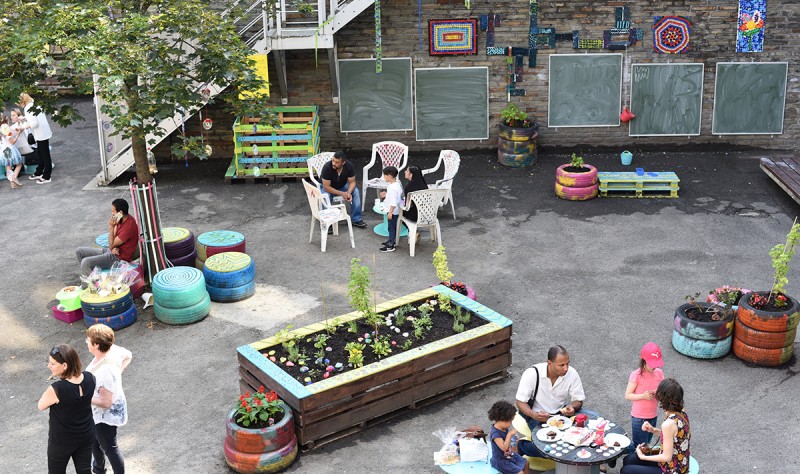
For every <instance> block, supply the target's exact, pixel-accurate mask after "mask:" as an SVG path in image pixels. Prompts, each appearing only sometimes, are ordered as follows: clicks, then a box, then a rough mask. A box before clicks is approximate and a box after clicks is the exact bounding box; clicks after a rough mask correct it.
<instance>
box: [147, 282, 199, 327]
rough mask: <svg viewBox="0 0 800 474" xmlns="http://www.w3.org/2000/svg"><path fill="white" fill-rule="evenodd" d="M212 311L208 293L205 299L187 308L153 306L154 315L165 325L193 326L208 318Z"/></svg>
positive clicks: (156, 304)
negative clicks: (192, 324)
mask: <svg viewBox="0 0 800 474" xmlns="http://www.w3.org/2000/svg"><path fill="white" fill-rule="evenodd" d="M210 311H211V299H210V298H209V296H208V292H205V289H204V295H203V298H202V299H201V300H200V301H199V302H198V303H195V304H194V305H192V306H187V307H185V308H167V307H164V306H161V305H160V304H159V303H154V304H153V313H155V316H156V319H158V320H159V321H161V322H162V323H165V324H176V325H177V324H191V323H196V322H197V321H200V320H201V319H203V318H205V317H206V316H208V313H209V312H210Z"/></svg>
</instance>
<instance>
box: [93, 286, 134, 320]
mask: <svg viewBox="0 0 800 474" xmlns="http://www.w3.org/2000/svg"><path fill="white" fill-rule="evenodd" d="M131 306H133V296H132V295H131V291H130V289H129V288H126V289H125V290H124V291H123V292H122V293H118V294H115V295H109V296H100V295H98V294H97V293H90V292H89V290H84V291H83V293H81V309H82V310H83V314H84V316H89V317H92V318H104V317H108V316H116V315H117V314H120V313H123V312H125V311H127V310H128V309H129V308H130V307H131Z"/></svg>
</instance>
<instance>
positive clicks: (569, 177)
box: [556, 163, 597, 188]
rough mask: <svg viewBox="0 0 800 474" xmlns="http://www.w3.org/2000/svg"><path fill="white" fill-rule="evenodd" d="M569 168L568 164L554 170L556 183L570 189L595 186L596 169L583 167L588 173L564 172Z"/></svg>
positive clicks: (589, 166)
mask: <svg viewBox="0 0 800 474" xmlns="http://www.w3.org/2000/svg"><path fill="white" fill-rule="evenodd" d="M570 166H571V165H570V164H569V163H566V164H563V165H561V166H559V167H558V168H556V183H558V184H560V185H562V186H568V187H570V188H588V187H589V186H592V185H595V184H597V168H595V167H594V166H592V165H583V167H584V168H587V169H588V170H589V171H587V172H585V173H574V172H571V171H567V170H566V168H569V167H570Z"/></svg>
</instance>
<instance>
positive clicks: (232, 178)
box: [225, 158, 308, 184]
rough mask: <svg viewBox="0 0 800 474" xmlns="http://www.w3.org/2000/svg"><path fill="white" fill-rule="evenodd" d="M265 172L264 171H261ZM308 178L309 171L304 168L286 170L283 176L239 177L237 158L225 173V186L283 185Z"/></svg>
mask: <svg viewBox="0 0 800 474" xmlns="http://www.w3.org/2000/svg"><path fill="white" fill-rule="evenodd" d="M261 171H262V172H263V170H261ZM307 177H308V171H307V170H306V169H304V168H298V169H296V170H291V169H286V170H285V171H283V172H281V174H275V173H268V174H260V173H259V175H258V176H255V175H254V174H253V173H249V174H243V175H237V173H236V158H234V159H233V160H231V163H230V165H228V169H227V171H225V184H234V183H247V184H254V183H269V184H274V183H283V182H287V181H292V182H299V181H300V180H301V179H303V178H307Z"/></svg>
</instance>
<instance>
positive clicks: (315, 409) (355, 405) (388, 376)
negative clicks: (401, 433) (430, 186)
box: [237, 286, 512, 450]
mask: <svg viewBox="0 0 800 474" xmlns="http://www.w3.org/2000/svg"><path fill="white" fill-rule="evenodd" d="M437 294H448V295H449V296H450V297H451V300H452V303H454V304H458V305H460V306H462V307H464V308H465V309H468V310H470V311H471V312H473V313H474V314H475V315H476V316H477V317H479V318H481V319H483V320H485V321H486V324H484V325H482V326H479V327H476V328H473V329H471V330H468V331H465V332H463V333H461V334H456V335H453V336H450V337H448V338H445V339H442V340H439V341H436V342H432V343H430V344H426V345H425V346H421V347H419V348H417V349H416V350H411V351H406V352H402V353H399V354H397V355H394V356H391V357H387V358H385V359H383V360H381V361H380V362H376V363H373V364H369V365H367V366H364V367H361V368H359V369H355V370H350V371H348V372H344V373H342V374H339V375H336V376H334V377H330V378H328V379H325V380H321V381H319V382H315V383H313V384H310V385H303V384H301V383H300V382H298V381H297V380H295V379H294V378H293V377H291V376H289V375H288V374H287V373H286V372H284V371H283V370H281V368H280V367H279V366H278V365H276V364H274V363H272V362H271V361H270V360H269V359H268V358H267V357H265V356H264V354H263V352H266V351H268V350H269V348H271V347H274V346H276V345H278V344H279V341H280V340H279V339H278V338H277V337H271V338H268V339H265V340H263V341H259V342H255V343H252V344H248V345H245V346H241V347H239V348H237V352H238V358H239V376H240V388H241V390H242V391H243V392H244V391H247V390H251V391H252V390H253V389H257V388H258V386H260V385H264V387H265V388H267V389H269V390H275V391H276V392H277V393H278V395H279V396H280V397H281V398H282V399H283V400H284V401H285V402H286V403H287V404H288V405H289V406H291V407H292V409H293V410H294V412H295V430H296V434H297V439H298V442H299V443H300V445H301V446H302V448H303V449H304V450H308V449H313V448H316V447H319V446H321V445H323V444H326V443H329V442H331V441H333V440H336V439H339V438H342V437H345V436H349V435H351V434H353V433H356V432H358V431H361V430H363V429H365V428H368V427H370V426H373V425H375V424H377V423H381V422H383V421H385V420H387V419H389V418H392V417H394V416H397V415H399V414H403V413H406V412H407V410H408V409H415V408H420V407H422V406H425V405H428V404H431V403H434V402H436V401H438V400H441V399H444V398H448V397H452V396H454V395H456V394H458V393H460V392H463V391H466V390H471V389H474V388H477V387H479V386H482V385H485V384H488V383H492V382H494V381H496V380H499V379H502V378H504V377H506V376H507V370H506V369H507V368H508V367H509V366H510V365H511V334H512V323H511V321H510V320H509V319H507V318H505V317H503V316H501V315H500V314H498V313H496V312H494V311H493V310H491V309H489V308H487V307H485V306H483V305H482V304H480V303H478V302H476V301H474V300H471V299H469V298H467V297H465V296H463V295H461V294H459V293H456V292H454V291H452V290H450V289H449V288H445V287H443V286H437V287H434V288H430V289H427V290H423V291H420V292H417V293H413V294H411V295H408V296H405V297H402V298H398V299H395V300H392V301H388V302H386V303H383V304H381V305H379V306H378V308H377V310H378V311H379V312H381V311H387V310H390V309H394V308H397V307H400V306H403V305H406V304H409V303H413V302H418V301H422V300H425V299H427V298H430V297H432V296H435V295H437ZM360 317H361V316H360V314H358V313H355V312H354V313H349V314H346V315H344V316H340V317H339V318H338V319H339V321H340V323H346V322H347V321H350V320H353V319H358V318H360ZM324 330H325V324H324V323H318V324H313V325H311V326H306V327H304V328H300V329H296V330H294V331H292V332H291V333H292V334H297V335H299V336H302V337H307V336H308V335H310V334H314V333H317V332H321V331H324Z"/></svg>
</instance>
